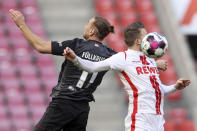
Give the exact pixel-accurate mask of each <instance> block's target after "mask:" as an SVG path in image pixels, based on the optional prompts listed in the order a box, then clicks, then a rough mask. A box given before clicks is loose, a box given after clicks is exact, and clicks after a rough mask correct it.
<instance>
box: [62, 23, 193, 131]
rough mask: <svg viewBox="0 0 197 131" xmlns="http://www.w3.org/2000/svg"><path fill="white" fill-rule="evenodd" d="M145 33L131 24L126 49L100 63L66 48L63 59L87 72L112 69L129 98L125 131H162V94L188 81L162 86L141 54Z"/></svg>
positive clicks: (151, 64)
mask: <svg viewBox="0 0 197 131" xmlns="http://www.w3.org/2000/svg"><path fill="white" fill-rule="evenodd" d="M146 34H147V32H146V29H145V27H144V24H142V23H141V22H135V23H133V24H131V25H129V26H128V27H127V28H126V29H125V31H124V38H125V43H126V44H127V46H128V50H127V51H125V52H120V53H118V54H115V55H113V56H111V57H110V58H108V59H106V60H104V61H100V62H91V61H88V60H84V59H81V58H80V57H77V56H76V55H75V53H74V52H73V51H72V50H71V49H69V48H66V49H65V50H64V57H65V58H66V59H68V60H70V61H72V62H74V63H75V65H77V66H78V67H81V68H82V69H84V70H86V71H88V72H99V71H103V70H110V69H113V70H116V71H117V72H118V73H119V74H120V77H121V80H122V82H123V83H124V85H125V90H126V91H127V93H128V95H129V108H128V115H127V117H126V118H125V131H164V126H163V125H164V123H165V120H164V117H163V114H164V111H163V105H164V94H166V93H171V92H174V91H176V90H181V89H183V88H185V87H186V86H188V85H189V84H190V80H187V79H179V80H177V82H176V83H175V84H174V85H170V86H166V85H163V84H162V83H161V81H160V79H159V71H158V70H157V65H156V62H155V60H154V59H152V58H149V57H147V56H145V55H144V54H143V52H142V51H141V48H140V45H141V42H142V39H143V37H144V36H145V35H146Z"/></svg>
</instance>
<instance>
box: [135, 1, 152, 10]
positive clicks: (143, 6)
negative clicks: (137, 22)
mask: <svg viewBox="0 0 197 131" xmlns="http://www.w3.org/2000/svg"><path fill="white" fill-rule="evenodd" d="M136 7H137V10H138V11H139V12H146V11H151V10H152V11H153V6H152V1H151V0H136Z"/></svg>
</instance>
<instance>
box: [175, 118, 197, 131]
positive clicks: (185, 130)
mask: <svg viewBox="0 0 197 131" xmlns="http://www.w3.org/2000/svg"><path fill="white" fill-rule="evenodd" d="M178 129H179V131H196V130H195V125H194V122H193V121H191V120H185V121H182V122H181V123H179V125H178Z"/></svg>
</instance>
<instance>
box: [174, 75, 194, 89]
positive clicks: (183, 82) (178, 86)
mask: <svg viewBox="0 0 197 131" xmlns="http://www.w3.org/2000/svg"><path fill="white" fill-rule="evenodd" d="M190 83H191V82H190V80H188V79H183V78H181V79H178V80H177V81H176V85H175V88H176V89H178V90H182V89H184V88H185V87H186V86H189V85H190Z"/></svg>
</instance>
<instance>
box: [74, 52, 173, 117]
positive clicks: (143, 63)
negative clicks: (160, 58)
mask: <svg viewBox="0 0 197 131" xmlns="http://www.w3.org/2000/svg"><path fill="white" fill-rule="evenodd" d="M74 64H75V65H76V66H78V67H80V68H82V69H83V70H86V71H88V72H99V71H103V70H109V69H113V70H116V71H118V72H119V74H120V77H121V80H122V82H123V84H124V86H125V90H126V91H127V93H128V95H129V104H130V106H132V107H133V113H134V114H135V113H151V114H163V104H164V94H165V93H169V92H173V91H175V90H176V89H175V86H174V85H171V86H166V85H163V84H162V83H161V81H160V79H159V71H158V70H157V65H156V62H155V60H154V59H152V58H149V57H147V56H145V55H144V54H143V52H140V51H135V50H131V49H128V50H127V51H125V52H119V53H117V54H115V55H113V56H111V57H110V58H108V59H105V60H104V61H100V62H91V61H87V60H84V59H81V58H80V57H76V59H75V60H74Z"/></svg>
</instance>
